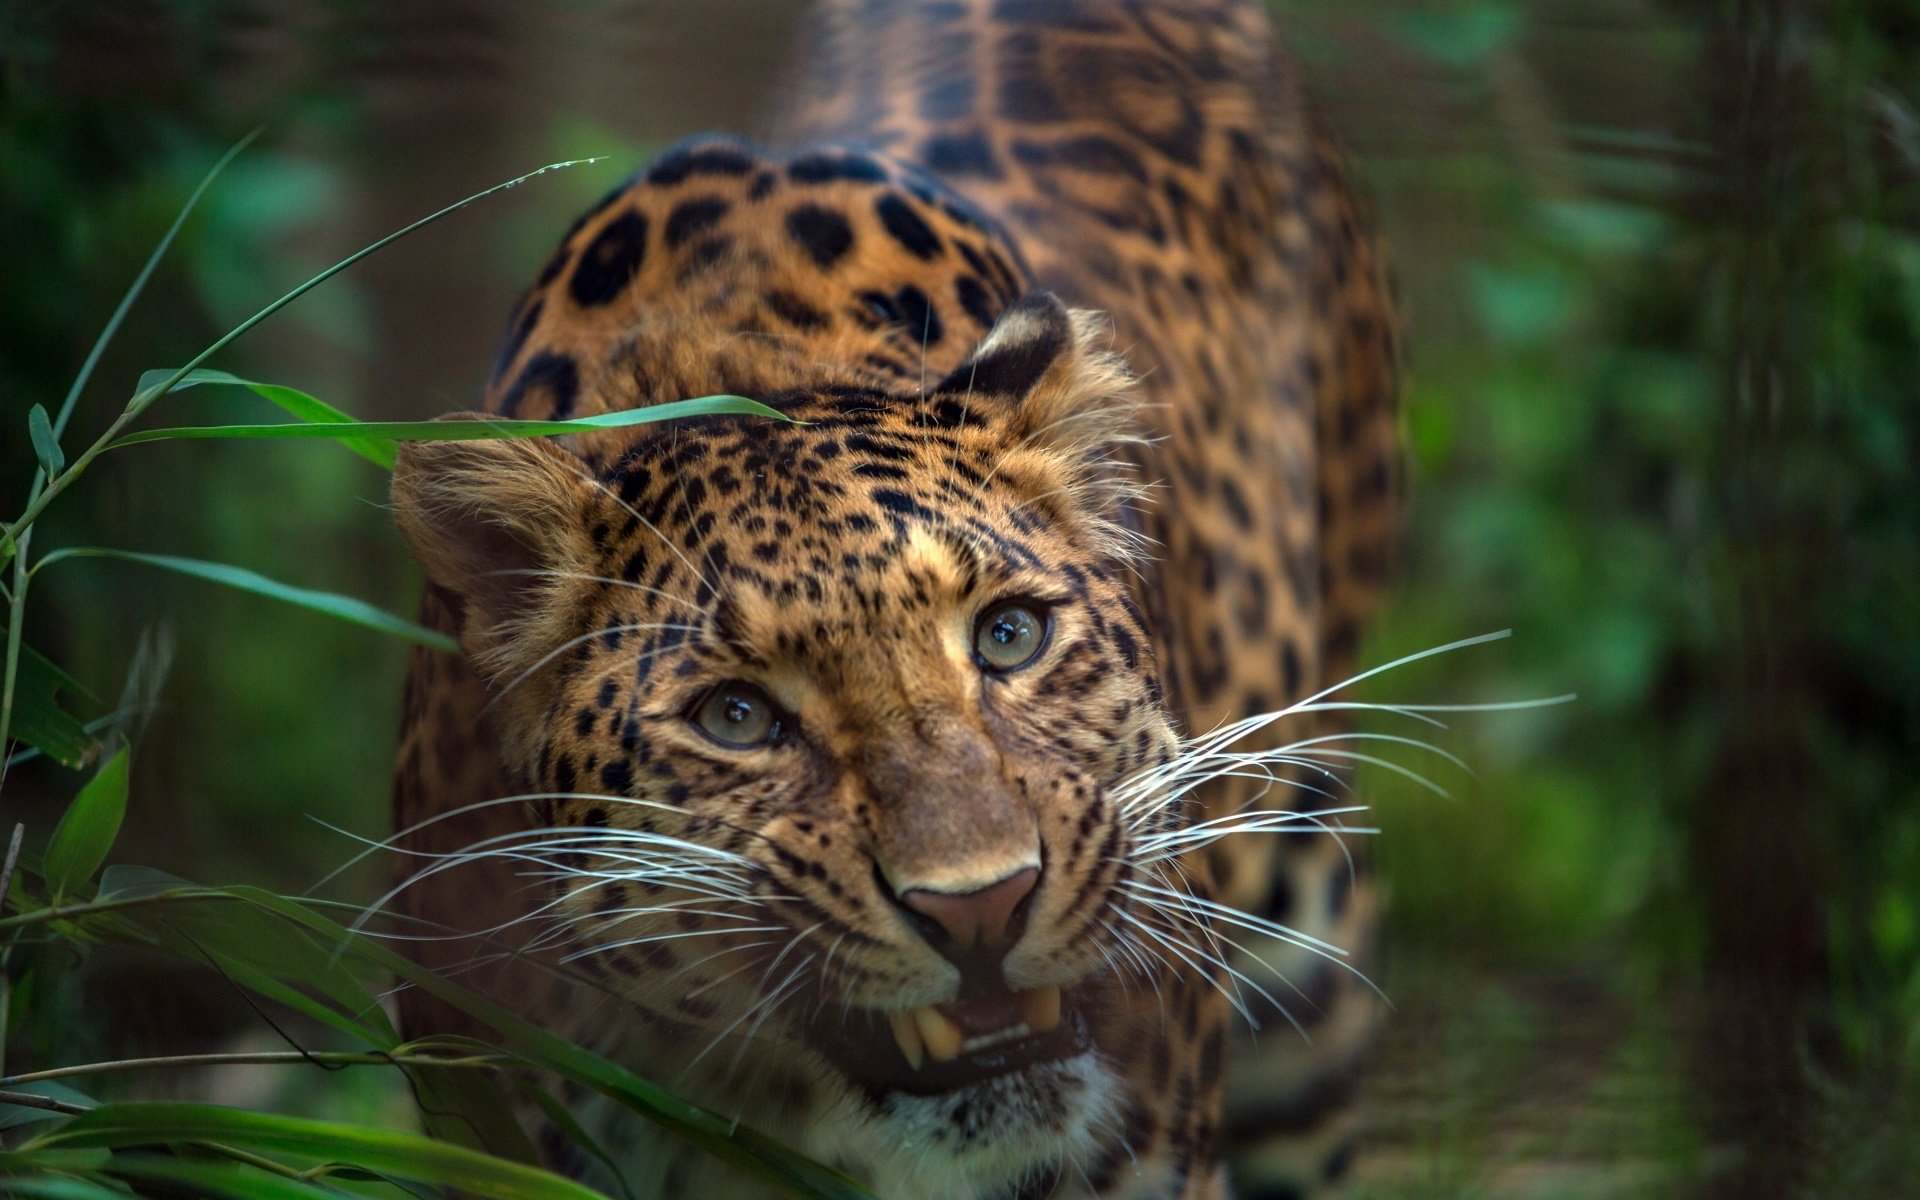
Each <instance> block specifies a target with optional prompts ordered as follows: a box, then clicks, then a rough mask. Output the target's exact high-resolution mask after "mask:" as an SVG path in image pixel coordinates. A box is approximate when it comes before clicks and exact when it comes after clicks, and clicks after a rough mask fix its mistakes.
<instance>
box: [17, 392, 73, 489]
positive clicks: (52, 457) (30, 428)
mask: <svg viewBox="0 0 1920 1200" xmlns="http://www.w3.org/2000/svg"><path fill="white" fill-rule="evenodd" d="M27 436H28V437H29V438H31V439H32V440H33V454H34V457H35V458H38V459H39V460H40V469H41V470H42V471H45V472H46V473H47V478H48V479H52V478H53V477H54V476H55V475H58V474H59V473H60V468H61V467H64V466H66V465H67V456H66V453H65V452H64V451H62V450H61V449H60V439H59V438H58V437H57V436H55V434H54V432H53V422H52V421H51V420H49V419H48V418H47V410H46V408H45V406H43V405H39V404H36V405H34V406H33V407H32V408H30V409H28V410H27Z"/></svg>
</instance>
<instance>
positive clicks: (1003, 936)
mask: <svg viewBox="0 0 1920 1200" xmlns="http://www.w3.org/2000/svg"><path fill="white" fill-rule="evenodd" d="M1039 881H1040V868H1038V867H1023V868H1021V869H1020V870H1018V871H1015V872H1014V873H1013V874H1011V875H1009V876H1007V877H1006V878H1004V879H1001V880H998V881H996V882H994V883H990V884H988V885H987V886H985V887H983V888H977V889H975V890H974V891H971V892H936V891H933V890H931V889H929V888H910V889H908V890H907V891H904V892H901V893H900V903H902V904H904V905H906V906H907V907H908V908H910V909H912V910H913V911H914V912H917V913H919V914H920V915H921V916H923V917H926V918H928V919H929V920H931V921H933V922H934V923H935V924H936V925H938V926H940V928H941V929H944V930H945V931H946V933H947V936H948V937H949V938H950V939H952V944H951V946H950V947H948V949H952V950H969V949H972V948H973V947H974V946H977V945H983V944H984V945H987V946H1008V945H1011V944H1012V942H1013V937H1012V932H1013V926H1014V924H1015V919H1016V917H1017V915H1018V913H1019V909H1020V902H1021V901H1022V900H1025V899H1026V898H1027V897H1028V896H1029V895H1031V894H1032V893H1033V888H1034V885H1035V884H1036V883H1038V882H1039Z"/></svg>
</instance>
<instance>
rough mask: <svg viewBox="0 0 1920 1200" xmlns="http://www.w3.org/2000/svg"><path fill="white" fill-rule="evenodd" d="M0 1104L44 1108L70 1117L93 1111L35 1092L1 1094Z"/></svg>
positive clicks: (82, 1105) (80, 1105) (84, 1106)
mask: <svg viewBox="0 0 1920 1200" xmlns="http://www.w3.org/2000/svg"><path fill="white" fill-rule="evenodd" d="M0 1104H17V1105H19V1106H20V1107H21V1108H44V1109H46V1110H47V1111H48V1112H57V1113H65V1114H67V1115H68V1116H79V1115H80V1114H81V1113H84V1112H92V1111H93V1110H92V1109H90V1108H88V1107H87V1106H86V1105H84V1104H69V1103H67V1102H66V1101H65V1100H55V1099H54V1098H53V1097H51V1096H42V1095H39V1094H38V1093H35V1092H0Z"/></svg>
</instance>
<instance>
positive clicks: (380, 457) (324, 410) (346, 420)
mask: <svg viewBox="0 0 1920 1200" xmlns="http://www.w3.org/2000/svg"><path fill="white" fill-rule="evenodd" d="M175 373H176V372H175V370H174V369H173V368H165V369H162V370H158V371H148V372H147V373H146V374H144V375H142V376H140V385H139V390H141V391H143V392H144V391H146V390H147V389H148V388H150V387H154V386H156V385H158V384H161V383H164V382H166V381H167V380H168V379H170V378H172V377H173V375H174V374H175ZM200 384H214V385H222V386H226V387H240V388H246V389H247V390H248V391H250V392H252V393H253V394H254V395H256V396H259V397H261V398H262V399H264V400H268V401H271V402H272V403H274V404H276V405H278V406H279V407H280V408H281V409H282V410H284V411H285V412H287V413H289V414H291V415H292V416H294V417H297V418H299V419H300V420H302V421H306V422H308V423H310V424H314V425H356V424H358V423H359V418H358V417H355V416H351V415H350V414H347V413H344V412H341V411H340V410H339V409H337V408H335V407H334V406H333V405H331V404H328V403H327V402H326V401H324V400H319V399H316V398H315V397H313V396H310V395H308V394H307V393H305V392H303V391H301V390H299V389H298V388H290V387H286V386H283V385H281V384H277V383H259V382H257V381H255V380H252V379H242V378H240V377H239V376H238V375H230V374H228V373H227V372H225V371H209V370H207V369H205V368H204V367H203V368H199V369H196V370H192V371H188V372H187V373H186V375H185V376H183V377H182V378H181V380H180V382H178V383H176V384H174V385H173V386H172V387H170V388H168V389H167V391H168V392H179V391H185V390H186V389H187V388H190V387H195V386H198V385H200ZM343 444H344V445H345V446H346V448H347V449H349V450H351V451H353V452H354V453H355V454H358V455H359V456H360V457H361V458H364V459H366V460H367V461H368V462H370V463H372V464H373V465H374V466H376V467H384V468H386V469H387V470H389V471H391V470H393V463H394V459H395V458H396V457H397V452H396V451H395V450H394V446H393V443H392V442H386V441H381V440H379V439H378V438H358V437H356V438H350V439H347V440H345V441H344V443H343Z"/></svg>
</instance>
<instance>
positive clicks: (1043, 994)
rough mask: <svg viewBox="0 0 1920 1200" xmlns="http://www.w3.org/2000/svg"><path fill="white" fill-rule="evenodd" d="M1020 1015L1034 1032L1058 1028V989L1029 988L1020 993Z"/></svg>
mask: <svg viewBox="0 0 1920 1200" xmlns="http://www.w3.org/2000/svg"><path fill="white" fill-rule="evenodd" d="M1020 1015H1021V1017H1022V1018H1024V1019H1025V1020H1026V1022H1027V1028H1029V1029H1031V1030H1033V1031H1034V1032H1035V1033H1050V1032H1052V1031H1053V1030H1055V1029H1058V1028H1060V989H1059V988H1057V987H1043V988H1029V989H1028V990H1026V991H1024V992H1021V993H1020Z"/></svg>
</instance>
